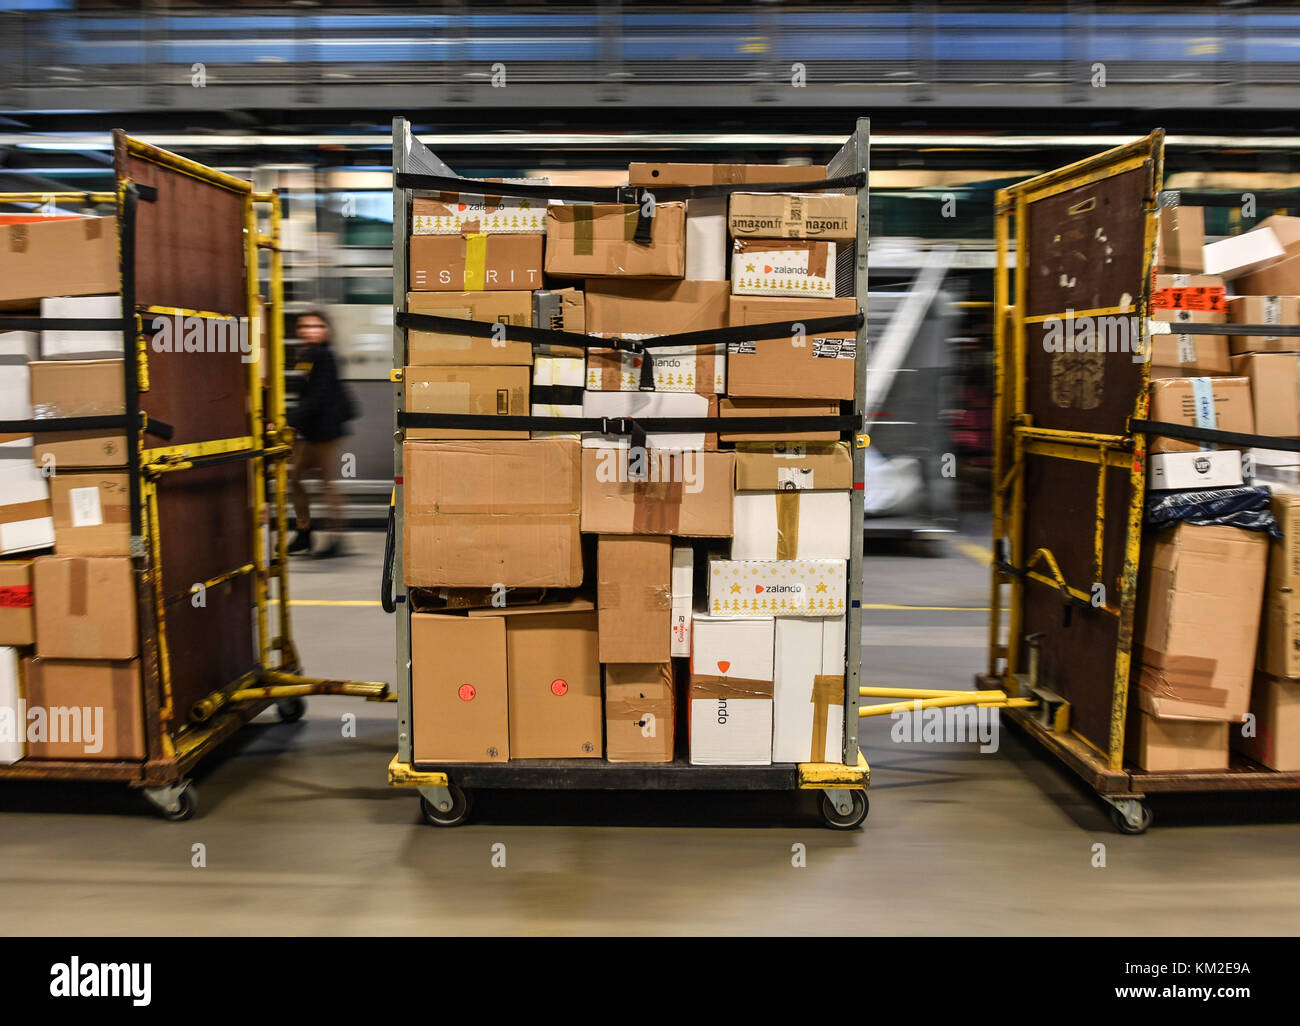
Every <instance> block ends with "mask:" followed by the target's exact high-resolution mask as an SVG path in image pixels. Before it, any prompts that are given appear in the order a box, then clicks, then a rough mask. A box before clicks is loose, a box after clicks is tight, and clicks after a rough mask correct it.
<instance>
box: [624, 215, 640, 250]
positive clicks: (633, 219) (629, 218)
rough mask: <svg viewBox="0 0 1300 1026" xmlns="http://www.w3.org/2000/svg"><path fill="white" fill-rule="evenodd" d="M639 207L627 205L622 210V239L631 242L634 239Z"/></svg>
mask: <svg viewBox="0 0 1300 1026" xmlns="http://www.w3.org/2000/svg"><path fill="white" fill-rule="evenodd" d="M640 216H641V208H640V207H635V206H633V207H628V208H627V210H625V211H623V241H624V242H633V241H634V240H635V239H636V226H637V222H638V221H639V220H640Z"/></svg>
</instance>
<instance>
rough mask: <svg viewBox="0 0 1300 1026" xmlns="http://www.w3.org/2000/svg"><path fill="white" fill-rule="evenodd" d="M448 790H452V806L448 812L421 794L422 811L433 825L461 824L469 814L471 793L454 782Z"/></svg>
mask: <svg viewBox="0 0 1300 1026" xmlns="http://www.w3.org/2000/svg"><path fill="white" fill-rule="evenodd" d="M447 790H448V791H450V792H451V808H450V809H448V810H447V811H446V812H443V811H442V810H441V809H439V808H438V807H437V806H436V805H434V804H433V802H431V801H429V799H428V798H426V797H424V795H420V811H421V812H422V813H424V818H425V821H426V822H427V823H429V824H431V825H432V826H440V827H453V826H460V825H461V824H462V823H464V822H465V818H466V817H467V816H468V815H469V795H467V794H466V793H465V792H464V791H462V790H461V789H460V788H459V787H456V786H455V785H454V784H452V785H449V786H448V788H447Z"/></svg>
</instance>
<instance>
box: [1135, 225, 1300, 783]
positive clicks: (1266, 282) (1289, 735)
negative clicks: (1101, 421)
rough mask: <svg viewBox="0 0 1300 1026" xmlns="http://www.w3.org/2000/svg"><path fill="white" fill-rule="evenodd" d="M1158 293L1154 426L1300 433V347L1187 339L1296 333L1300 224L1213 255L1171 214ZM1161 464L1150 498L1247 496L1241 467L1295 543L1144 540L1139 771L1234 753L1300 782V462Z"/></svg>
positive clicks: (1223, 454)
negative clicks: (1229, 329)
mask: <svg viewBox="0 0 1300 1026" xmlns="http://www.w3.org/2000/svg"><path fill="white" fill-rule="evenodd" d="M1152 285H1153V288H1152V304H1151V305H1152V320H1153V321H1154V322H1157V324H1168V328H1167V329H1163V333H1156V332H1153V336H1152V339H1153V345H1152V353H1151V360H1152V367H1151V419H1152V420H1156V421H1164V422H1173V423H1179V424H1186V425H1189V426H1197V427H1203V428H1212V429H1217V430H1222V431H1235V432H1241V433H1246V434H1259V435H1268V436H1281V437H1291V438H1294V437H1296V436H1298V435H1300V339H1297V338H1289V337H1286V336H1273V335H1267V334H1261V335H1209V334H1179V333H1178V330H1177V325H1178V323H1180V322H1183V323H1199V324H1257V325H1268V324H1277V325H1295V324H1297V323H1300V218H1293V217H1270V218H1268V219H1266V220H1265V221H1263V222H1262V223H1261V224H1260V226H1259V227H1258V228H1256V229H1255V230H1254V231H1251V232H1247V233H1245V234H1243V235H1239V236H1235V237H1231V238H1228V239H1224V240H1221V241H1217V242H1213V243H1210V244H1209V245H1206V244H1205V227H1204V212H1203V210H1202V209H1201V208H1199V207H1173V208H1164V209H1162V210H1161V212H1160V231H1159V236H1158V244H1157V253H1156V267H1155V276H1154V280H1153V283H1152ZM1161 330H1162V329H1159V328H1157V329H1156V331H1157V332H1158V331H1161ZM1150 451H1151V457H1150V467H1149V477H1148V482H1147V483H1148V487H1149V488H1150V489H1152V490H1182V489H1214V488H1226V487H1232V486H1236V485H1240V484H1242V483H1243V466H1244V467H1245V468H1246V470H1247V472H1248V474H1249V475H1251V476H1253V477H1254V478H1255V479H1256V481H1257V482H1258V483H1266V484H1268V485H1269V486H1270V487H1271V488H1272V490H1273V493H1274V494H1273V502H1272V505H1273V512H1274V514H1275V516H1276V519H1277V521H1278V525H1279V527H1280V528H1281V530H1282V532H1283V535H1284V536H1283V538H1282V540H1281V541H1276V540H1271V539H1270V538H1269V537H1268V536H1267V535H1266V534H1264V533H1261V532H1258V531H1247V530H1243V529H1241V528H1237V527H1229V526H1223V525H1193V524H1187V523H1184V524H1180V525H1179V526H1177V527H1174V528H1166V529H1164V530H1161V531H1159V532H1154V533H1153V534H1151V535H1150V536H1148V537H1147V538H1145V539H1144V545H1143V566H1142V571H1141V581H1142V586H1141V594H1140V595H1139V621H1138V635H1137V638H1136V641H1137V645H1138V649H1137V653H1136V654H1137V656H1138V657H1139V661H1140V665H1139V669H1138V675H1137V679H1136V681H1135V683H1136V684H1137V685H1138V687H1137V691H1136V694H1137V699H1138V702H1137V705H1138V710H1137V712H1136V714H1135V719H1134V721H1133V722H1132V724H1131V729H1130V738H1131V740H1132V744H1131V746H1130V757H1131V758H1132V759H1133V760H1134V761H1135V762H1136V763H1137V764H1138V765H1140V766H1142V767H1143V768H1145V769H1147V770H1173V771H1180V770H1191V771H1194V770H1213V769H1226V768H1227V766H1228V761H1229V749H1230V747H1235V748H1238V749H1239V750H1241V751H1242V752H1243V753H1245V754H1247V755H1249V756H1250V757H1251V758H1253V759H1255V760H1256V761H1258V762H1261V763H1263V764H1264V765H1266V766H1269V767H1271V768H1273V769H1279V770H1297V769H1300V603H1298V602H1297V601H1296V600H1295V599H1294V598H1293V596H1294V595H1295V594H1296V591H1295V586H1296V581H1297V580H1298V579H1300V555H1297V548H1296V546H1297V544H1300V542H1298V539H1300V496H1297V495H1294V494H1290V493H1291V492H1292V491H1294V490H1295V488H1294V486H1295V482H1296V477H1295V468H1296V462H1297V456H1296V454H1294V453H1287V452H1282V451H1277V450H1269V449H1267V448H1266V447H1260V448H1255V449H1252V450H1250V451H1249V452H1248V453H1243V452H1242V451H1239V448H1238V449H1237V450H1234V449H1229V448H1227V447H1224V446H1218V445H1215V444H1211V443H1198V442H1194V441H1186V440H1181V439H1173V438H1167V437H1156V438H1153V439H1151V445H1150ZM1243 456H1244V457H1245V459H1244V460H1243ZM1247 713H1253V717H1247V716H1246V714H1247ZM1243 718H1245V719H1244V722H1243Z"/></svg>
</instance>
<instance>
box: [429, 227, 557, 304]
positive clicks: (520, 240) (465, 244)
mask: <svg viewBox="0 0 1300 1026" xmlns="http://www.w3.org/2000/svg"><path fill="white" fill-rule="evenodd" d="M410 260H411V270H410V273H411V284H410V287H411V289H412V291H417V292H479V291H483V290H487V291H489V292H520V291H525V290H531V289H540V288H541V287H542V237H541V236H540V235H469V236H464V235H414V236H412V237H411V249H410Z"/></svg>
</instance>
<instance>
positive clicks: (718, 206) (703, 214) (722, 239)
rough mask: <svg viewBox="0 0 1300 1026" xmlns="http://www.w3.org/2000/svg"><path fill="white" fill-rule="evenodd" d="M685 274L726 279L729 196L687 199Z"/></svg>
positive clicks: (695, 276)
mask: <svg viewBox="0 0 1300 1026" xmlns="http://www.w3.org/2000/svg"><path fill="white" fill-rule="evenodd" d="M686 277H687V278H688V279H689V280H691V281H726V280H727V197H725V196H710V197H707V198H705V199H693V200H687V201H686Z"/></svg>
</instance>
